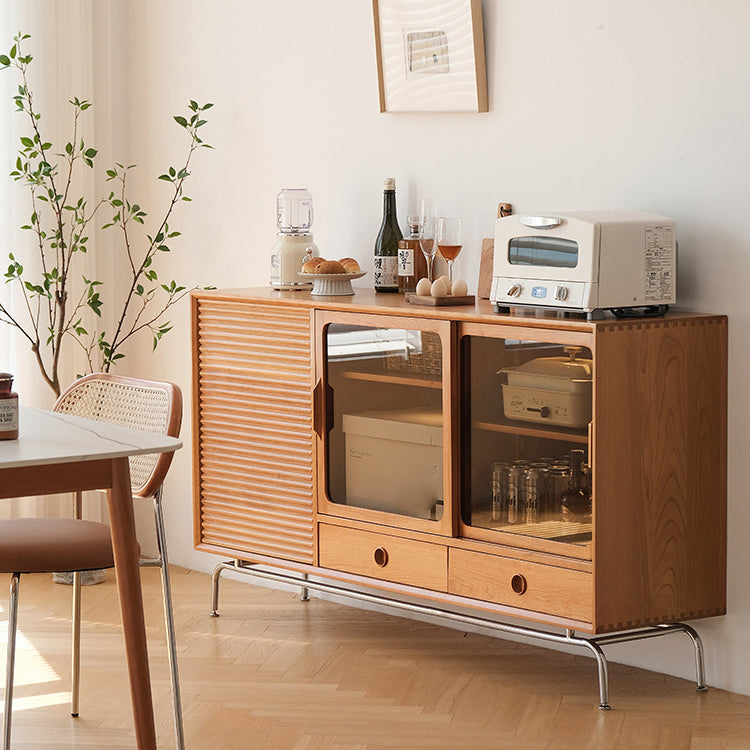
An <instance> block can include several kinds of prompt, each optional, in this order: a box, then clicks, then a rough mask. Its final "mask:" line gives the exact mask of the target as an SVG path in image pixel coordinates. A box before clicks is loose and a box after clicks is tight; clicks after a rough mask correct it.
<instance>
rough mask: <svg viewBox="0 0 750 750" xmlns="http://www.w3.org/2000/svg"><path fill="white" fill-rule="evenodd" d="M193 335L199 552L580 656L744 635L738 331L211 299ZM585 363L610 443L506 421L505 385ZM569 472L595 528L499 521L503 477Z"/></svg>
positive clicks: (399, 306)
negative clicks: (560, 361)
mask: <svg viewBox="0 0 750 750" xmlns="http://www.w3.org/2000/svg"><path fill="white" fill-rule="evenodd" d="M192 321H193V383H194V394H193V395H194V399H193V409H194V414H193V416H194V421H193V424H194V442H193V446H194V473H195V477H194V488H195V492H194V534H195V539H194V542H195V547H196V549H199V550H204V551H207V552H213V553H216V554H219V555H222V556H226V557H229V558H231V559H232V560H234V561H235V564H236V565H238V566H244V565H245V564H249V565H256V564H260V565H266V566H271V567H273V568H274V569H282V570H283V569H286V570H288V571H290V572H291V573H293V574H294V575H297V576H300V575H302V576H304V577H308V576H311V577H312V578H322V579H325V580H329V581H331V580H333V581H337V582H338V585H340V586H343V587H344V588H352V589H354V588H356V587H367V588H368V589H373V590H379V591H381V592H382V593H383V595H385V596H386V597H389V598H393V599H394V600H396V599H399V598H403V597H408V598H411V599H414V598H417V599H421V600H424V601H425V603H426V604H428V605H429V606H430V607H437V608H439V609H447V610H450V609H455V608H457V607H458V608H470V609H471V610H475V611H477V612H478V613H479V614H480V615H481V616H482V617H484V618H489V619H491V620H502V619H503V617H506V618H508V617H510V618H521V619H523V620H528V621H532V622H533V623H536V624H542V625H545V626H554V627H557V628H562V629H565V630H566V632H567V633H568V635H571V634H574V633H575V631H583V632H588V633H591V634H603V633H610V634H611V633H617V632H621V631H629V630H632V629H634V628H643V627H653V626H662V625H664V624H666V623H673V622H675V621H679V620H692V619H697V618H703V617H710V616H714V615H720V614H723V613H724V612H725V608H726V412H727V403H726V399H727V397H726V387H727V386H726V383H727V320H726V318H725V317H724V316H721V315H706V314H690V313H684V314H683V313H679V312H670V313H668V314H667V315H666V316H665V317H660V318H639V319H616V318H611V319H607V320H604V321H586V320H584V319H582V318H577V317H563V316H560V315H557V314H554V313H551V314H541V313H533V312H531V313H529V312H526V313H522V314H515V315H498V314H495V313H494V311H493V308H492V306H491V305H490V304H489V303H488V302H486V301H483V300H479V301H478V302H477V303H476V305H475V306H456V307H450V306H446V307H427V306H419V307H416V306H412V305H409V304H407V303H406V302H405V300H404V299H403V297H401V296H400V295H379V294H375V293H374V292H371V291H370V290H365V289H357V290H356V293H355V295H354V296H353V297H314V296H312V295H310V294H309V293H308V292H278V291H273V290H271V289H266V288H259V289H238V290H219V291H201V292H196V293H194V294H193V296H192ZM571 348H572V349H571ZM570 351H575V352H576V353H577V355H576V356H578V357H579V358H583V359H584V360H590V361H591V363H592V369H593V378H592V383H591V388H590V391H589V395H588V396H585V397H584V398H585V399H588V401H587V402H586V403H585V404H584V406H585V407H586V408H587V409H588V410H589V413H590V415H591V417H590V421H589V420H588V417H587V418H586V421H587V423H580V421H579V422H578V423H576V424H573V425H572V426H570V425H565V424H561V423H559V420H558V422H555V420H554V419H553V421H552V422H549V421H546V422H545V419H544V418H542V419H539V420H538V421H537V422H534V421H528V420H526V419H522V420H518V419H510V418H508V417H507V416H506V414H505V412H504V408H503V391H502V388H503V385H502V383H503V377H504V376H503V375H502V373H503V372H507V371H509V370H511V371H512V369H513V368H515V367H517V366H519V365H521V364H523V363H525V362H528V361H530V360H532V359H536V358H540V357H544V358H547V357H555V356H557V357H559V356H567V355H565V354H564V352H570ZM547 411H549V409H547ZM562 419H563V421H564V417H563V418H562ZM394 441H395V442H394ZM572 450H583V451H584V453H585V460H586V462H587V464H588V465H589V466H590V486H591V493H592V497H593V516H592V518H591V519H585V518H584V519H582V520H581V522H580V523H577V524H576V523H573V524H571V523H566V522H563V521H561V518H560V511H559V507H558V506H557V505H556V504H555V503H556V501H555V499H554V498H553V496H552V494H551V493H549V494H547V495H546V496H545V497H546V499H545V500H544V501H543V502H542V501H540V503H541V504H540V506H539V508H538V509H537V508H535V509H534V514H533V515H532V514H531V512H530V511H529V514H528V515H526V516H524V517H523V518H518V517H514V518H510V519H509V518H508V515H507V510H506V509H505V508H503V507H500V506H497V507H496V506H493V500H492V498H493V486H492V481H493V479H492V477H493V471H494V470H495V467H496V465H497V464H508V463H513V462H514V461H515V462H519V461H525V462H527V463H530V464H531V465H537V464H538V462H539V461H547V462H548V463H549V464H550V465H554V463H555V462H557V461H561V462H563V461H564V460H565V458H566V456H568V455H569V454H570V452H571V451H572ZM425 461H426V463H425ZM430 462H431V463H430ZM500 471H501V470H500V469H498V472H500ZM502 471H505V469H502ZM545 471H546V469H545ZM415 478H416V480H417V481H416V483H414V481H413V480H414V479H415ZM428 485H429V488H428ZM509 520H510V521H512V523H510V522H509ZM312 578H311V579H310V580H312ZM216 580H217V581H218V577H217V578H216ZM303 580H304V579H303ZM691 637H692V636H691ZM625 639H626V638H623V640H625ZM600 678H601V674H600ZM700 682H701V678H700V677H699V686H700ZM602 703H606V700H604V701H602Z"/></svg>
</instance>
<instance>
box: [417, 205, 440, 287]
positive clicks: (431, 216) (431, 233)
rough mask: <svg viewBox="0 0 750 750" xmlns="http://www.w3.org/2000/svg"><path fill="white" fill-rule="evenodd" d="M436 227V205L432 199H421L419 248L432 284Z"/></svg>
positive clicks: (435, 249)
mask: <svg viewBox="0 0 750 750" xmlns="http://www.w3.org/2000/svg"><path fill="white" fill-rule="evenodd" d="M436 225H437V204H436V203H435V199H434V198H423V199H422V203H421V205H420V209H419V246H420V247H421V248H422V255H424V257H425V260H426V261H427V278H428V279H429V280H430V283H432V281H433V278H432V264H433V262H434V260H435V254H436V253H437V243H436V241H435V228H436Z"/></svg>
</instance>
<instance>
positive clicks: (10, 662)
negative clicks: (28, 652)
mask: <svg viewBox="0 0 750 750" xmlns="http://www.w3.org/2000/svg"><path fill="white" fill-rule="evenodd" d="M20 583H21V574H20V573H14V574H13V575H12V576H11V579H10V604H9V606H8V651H7V654H6V656H5V715H4V716H3V750H10V717H11V714H12V713H13V672H14V671H15V666H16V626H17V624H18V587H19V584H20Z"/></svg>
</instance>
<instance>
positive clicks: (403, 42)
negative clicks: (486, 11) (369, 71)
mask: <svg viewBox="0 0 750 750" xmlns="http://www.w3.org/2000/svg"><path fill="white" fill-rule="evenodd" d="M372 8H373V18H374V22H375V53H376V58H377V67H378V87H379V95H380V111H381V112H487V111H488V109H489V107H488V101H487V70H486V65H485V56H484V31H483V28H482V3H481V0H442V2H440V3H435V2H434V0H409V2H408V3H407V2H404V0H372Z"/></svg>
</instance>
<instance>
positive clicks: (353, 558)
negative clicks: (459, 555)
mask: <svg viewBox="0 0 750 750" xmlns="http://www.w3.org/2000/svg"><path fill="white" fill-rule="evenodd" d="M318 555H319V562H320V566H321V567H323V568H332V569H333V570H341V571H344V572H346V573H355V574H357V575H363V576H370V577H371V578H379V579H381V580H383V581H393V582H395V583H404V584H408V585H410V586H419V587H422V588H427V589H432V590H434V591H445V590H446V589H447V586H448V548H447V547H445V546H444V545H441V544H430V543H428V542H419V541H415V540H413V539H402V538H400V537H395V536H388V535H387V534H377V533H374V532H370V531H361V530H359V529H349V528H343V527H341V526H332V525H330V524H324V523H321V524H319V525H318Z"/></svg>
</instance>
